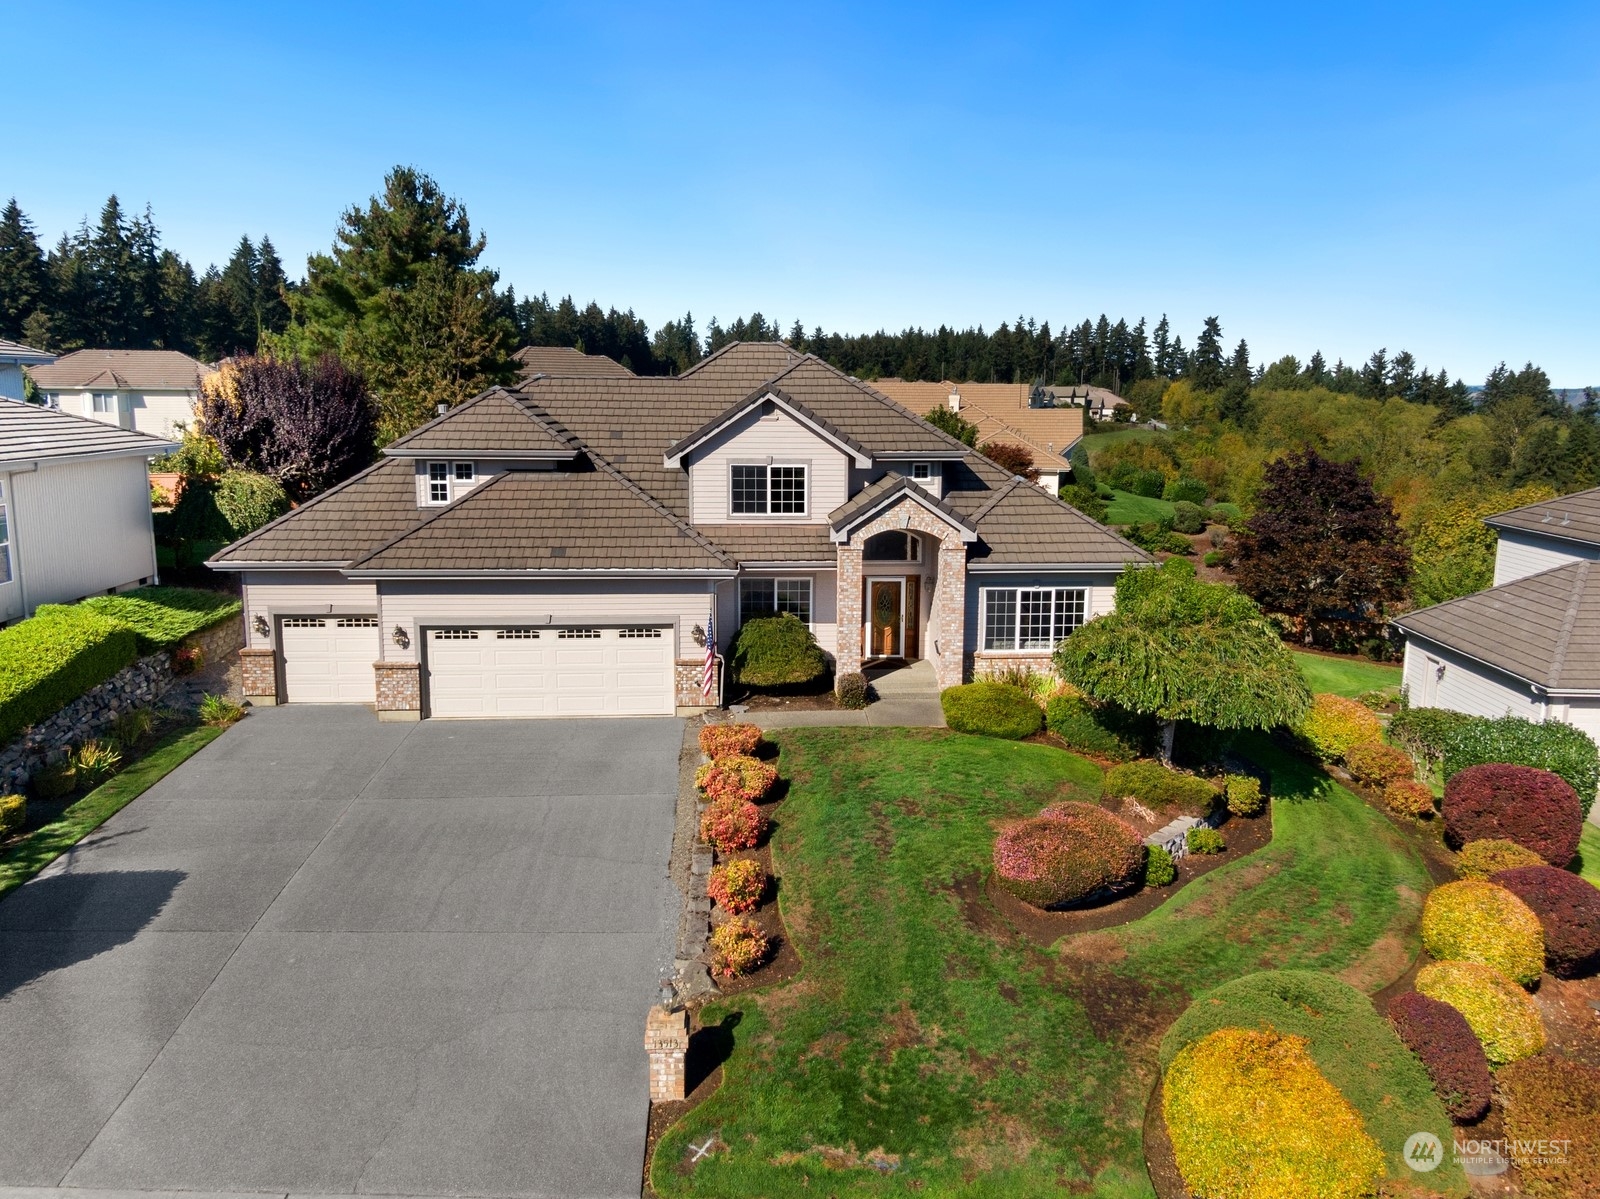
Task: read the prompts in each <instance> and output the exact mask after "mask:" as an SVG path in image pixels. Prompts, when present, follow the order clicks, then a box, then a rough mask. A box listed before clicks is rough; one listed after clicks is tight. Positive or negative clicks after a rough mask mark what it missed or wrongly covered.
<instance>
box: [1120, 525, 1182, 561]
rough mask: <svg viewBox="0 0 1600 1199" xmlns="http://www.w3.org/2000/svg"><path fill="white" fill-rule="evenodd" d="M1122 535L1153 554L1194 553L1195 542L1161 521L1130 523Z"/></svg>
mask: <svg viewBox="0 0 1600 1199" xmlns="http://www.w3.org/2000/svg"><path fill="white" fill-rule="evenodd" d="M1122 535H1123V536H1124V537H1126V538H1127V539H1128V540H1129V541H1131V542H1133V544H1134V545H1136V546H1138V547H1139V548H1140V549H1142V550H1149V551H1150V552H1151V553H1152V554H1192V553H1194V543H1193V542H1191V541H1190V540H1189V539H1188V538H1187V537H1183V536H1180V535H1179V534H1177V533H1174V532H1173V531H1172V530H1171V529H1169V528H1168V527H1167V526H1166V525H1164V524H1162V523H1161V522H1160V521H1154V520H1152V521H1146V522H1145V523H1143V524H1137V525H1129V526H1128V527H1127V528H1126V529H1124V530H1122Z"/></svg>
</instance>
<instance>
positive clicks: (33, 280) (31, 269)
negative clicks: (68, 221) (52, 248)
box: [0, 197, 50, 341]
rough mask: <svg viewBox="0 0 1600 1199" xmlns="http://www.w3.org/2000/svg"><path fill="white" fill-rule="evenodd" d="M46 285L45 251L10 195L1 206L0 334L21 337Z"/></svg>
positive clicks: (43, 297) (41, 303) (43, 300)
mask: <svg viewBox="0 0 1600 1199" xmlns="http://www.w3.org/2000/svg"><path fill="white" fill-rule="evenodd" d="M49 286H50V280H49V275H48V274H47V273H46V270H45V261H44V251H43V250H41V249H40V248H39V239H38V237H36V236H35V235H34V231H33V223H32V222H31V221H29V220H28V218H27V217H26V216H24V215H23V213H22V209H21V208H20V207H18V205H17V201H16V197H12V198H11V199H10V200H9V201H8V202H7V203H6V206H5V208H4V209H3V210H0V337H3V338H6V339H7V340H9V341H21V340H22V339H23V325H24V323H25V322H26V321H27V319H28V317H29V316H30V315H31V314H32V313H33V312H34V311H35V310H37V309H39V308H40V307H42V306H44V304H45V303H46V301H47V299H48V297H49Z"/></svg>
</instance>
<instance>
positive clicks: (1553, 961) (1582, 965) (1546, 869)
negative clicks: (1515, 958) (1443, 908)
mask: <svg viewBox="0 0 1600 1199" xmlns="http://www.w3.org/2000/svg"><path fill="white" fill-rule="evenodd" d="M1489 881H1490V882H1491V883H1494V884H1495V885H1496V886H1497V887H1504V888H1505V889H1506V890H1507V891H1510V892H1511V893H1512V894H1513V895H1515V896H1516V897H1517V898H1518V899H1520V900H1522V902H1523V903H1525V904H1527V905H1528V906H1529V907H1530V908H1532V909H1533V914H1534V915H1535V916H1537V917H1539V923H1540V925H1542V926H1543V928H1544V956H1545V961H1547V962H1548V963H1549V964H1550V973H1552V974H1554V975H1556V976H1557V977H1560V978H1576V977H1578V976H1579V975H1583V974H1588V973H1590V972H1591V971H1593V970H1595V969H1597V968H1600V888H1596V887H1595V886H1594V884H1592V883H1589V882H1587V881H1585V880H1584V879H1581V878H1579V877H1578V876H1577V875H1576V874H1568V873H1567V872H1566V871H1565V870H1557V869H1556V868H1555V867H1554V866H1518V867H1515V868H1514V869H1511V870H1501V871H1499V872H1497V873H1495V874H1491V875H1490V876H1489Z"/></svg>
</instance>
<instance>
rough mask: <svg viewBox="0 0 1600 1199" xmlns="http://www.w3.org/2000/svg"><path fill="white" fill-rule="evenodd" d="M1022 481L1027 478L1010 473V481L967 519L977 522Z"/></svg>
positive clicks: (1025, 481)
mask: <svg viewBox="0 0 1600 1199" xmlns="http://www.w3.org/2000/svg"><path fill="white" fill-rule="evenodd" d="M1022 483H1027V480H1026V479H1024V478H1023V477H1022V476H1021V475H1012V476H1011V480H1010V482H1008V483H1006V484H1005V486H1003V487H1001V488H1000V490H999V491H997V492H995V494H994V496H993V497H992V498H991V499H990V500H989V501H988V502H987V503H985V504H984V505H983V507H981V508H979V509H978V510H977V511H976V512H974V513H973V514H972V515H971V517H969V518H968V519H970V520H971V521H972V523H973V524H977V523H978V522H979V521H981V520H982V519H983V518H984V517H985V516H988V515H989V513H990V511H991V510H992V509H993V508H994V506H995V505H996V504H998V503H999V502H1000V501H1001V500H1003V499H1005V498H1006V496H1008V495H1010V494H1011V493H1012V492H1013V491H1015V490H1016V489H1017V486H1018V485H1019V484H1022ZM1030 486H1031V484H1030ZM1069 507H1070V505H1069Z"/></svg>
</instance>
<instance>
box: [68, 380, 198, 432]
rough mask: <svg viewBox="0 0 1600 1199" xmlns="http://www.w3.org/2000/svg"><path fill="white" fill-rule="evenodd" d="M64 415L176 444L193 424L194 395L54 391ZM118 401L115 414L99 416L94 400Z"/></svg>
mask: <svg viewBox="0 0 1600 1199" xmlns="http://www.w3.org/2000/svg"><path fill="white" fill-rule="evenodd" d="M49 394H50V395H52V396H54V397H55V398H56V405H57V407H59V408H60V409H61V411H62V412H70V413H71V414H72V415H74V416H86V417H88V418H89V419H90V420H97V421H103V422H104V423H106V424H108V425H117V426H119V427H120V428H124V429H132V430H134V431H135V432H137V433H148V434H150V435H151V436H152V437H164V438H171V439H173V440H177V439H178V438H179V437H180V436H181V433H182V426H186V425H188V424H190V423H192V422H193V420H194V403H195V393H194V392H192V391H154V390H149V391H116V390H111V389H107V388H89V389H87V390H84V391H51V392H50V393H49ZM96 394H100V395H114V396H116V397H117V411H116V412H96V411H95V410H94V397H95V395H96Z"/></svg>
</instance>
